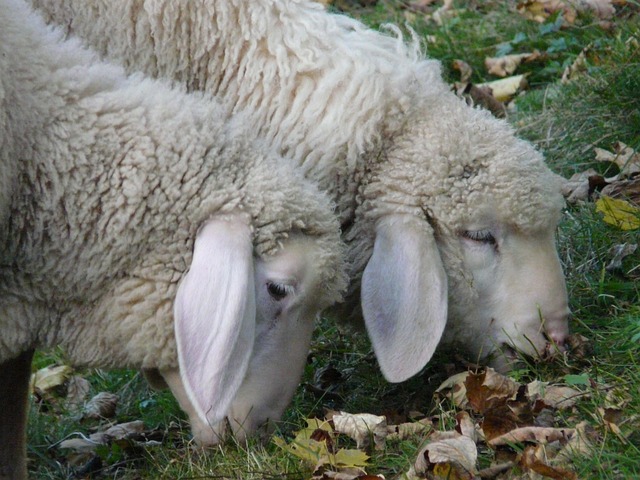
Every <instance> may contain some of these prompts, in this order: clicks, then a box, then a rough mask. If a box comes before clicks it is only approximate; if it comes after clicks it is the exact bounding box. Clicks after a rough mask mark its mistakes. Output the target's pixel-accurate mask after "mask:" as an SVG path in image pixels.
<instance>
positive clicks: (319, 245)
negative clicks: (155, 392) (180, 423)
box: [0, 0, 346, 480]
mask: <svg viewBox="0 0 640 480" xmlns="http://www.w3.org/2000/svg"><path fill="white" fill-rule="evenodd" d="M63 37H64V35H63V33H62V32H61V31H58V30H52V29H51V28H50V27H48V26H46V25H45V24H44V22H43V21H42V19H41V18H40V17H39V16H37V15H36V14H34V13H33V12H32V11H31V10H30V8H29V7H28V6H27V5H26V4H25V3H24V2H23V0H0V186H1V187H2V189H1V192H2V195H1V196H0V201H1V203H0V258H1V262H2V263H1V267H0V268H1V270H0V271H1V273H0V385H2V388H1V389H0V445H1V448H0V478H3V479H5V478H10V479H12V480H15V479H18V478H23V477H25V476H26V472H25V468H24V459H25V422H26V405H27V394H28V383H29V377H30V363H31V358H32V354H33V349H34V348H37V347H51V346H54V345H60V346H62V347H63V348H64V349H65V351H66V353H67V354H68V357H69V358H70V359H71V360H72V361H73V362H74V363H75V364H78V365H87V366H99V367H107V368H108V367H126V368H142V369H150V370H151V372H155V373H159V374H160V375H161V377H162V380H163V381H165V382H167V383H168V384H169V386H170V387H171V389H172V391H173V393H174V394H175V395H176V397H177V398H178V400H179V402H180V404H181V406H182V408H183V409H184V410H185V411H186V412H187V413H188V415H189V418H190V421H191V423H192V427H193V430H194V434H195V436H196V438H197V439H198V440H200V442H202V443H205V444H207V443H213V442H215V441H216V438H215V436H216V434H217V433H219V432H218V430H216V428H215V426H216V425H217V424H218V423H219V422H221V420H222V419H223V418H224V417H225V415H230V416H232V418H234V419H237V421H238V422H243V423H242V425H241V427H242V428H244V429H246V430H248V431H251V430H253V429H255V428H256V427H257V426H259V425H260V424H261V423H262V422H264V421H265V420H267V419H277V417H279V416H280V414H281V413H282V411H283V410H284V408H285V406H286V405H287V403H288V402H289V400H290V398H291V396H292V395H293V392H294V389H295V387H296V386H297V384H298V382H299V378H300V375H301V373H302V370H303V368H304V364H305V360H306V354H307V350H308V345H309V341H310V339H311V333H312V329H313V321H314V319H315V317H316V316H317V314H318V312H319V311H320V310H321V309H322V308H324V307H326V306H327V305H329V304H330V303H332V302H333V301H336V300H338V299H339V298H340V296H341V293H342V290H343V289H344V288H345V287H346V273H345V269H344V265H343V264H344V261H343V258H342V249H341V242H340V235H339V228H338V222H337V221H336V219H335V216H334V214H333V205H332V204H331V202H330V201H329V199H328V198H327V197H326V195H324V194H322V193H320V192H319V191H318V190H317V188H316V187H315V186H314V185H313V184H311V183H310V182H309V181H307V180H305V179H304V178H303V176H302V175H301V174H300V173H299V172H298V171H297V170H294V169H293V168H292V167H291V166H288V165H287V164H286V163H287V162H284V161H282V160H281V159H280V160H278V159H276V158H275V155H267V154H264V153H261V150H259V149H258V148H257V146H254V145H253V144H252V143H251V142H250V141H249V140H248V138H249V135H248V134H247V133H246V131H245V129H244V128H243V127H242V123H243V119H242V118H235V119H230V118H229V117H228V116H227V115H225V114H224V112H223V110H222V108H221V107H220V106H219V105H218V104H217V103H214V102H213V101H212V100H211V99H210V98H208V97H206V96H205V95H202V94H191V95H188V94H186V93H184V92H180V91H179V90H177V89H176V90H172V89H171V88H169V86H167V85H166V84H163V83H160V82H159V81H157V80H150V79H144V78H142V77H140V76H133V77H127V76H126V75H125V74H124V71H123V70H122V68H121V67H115V66H111V65H109V64H106V63H103V62H102V61H100V60H99V59H98V58H97V57H96V56H95V54H93V53H91V52H89V51H88V50H85V49H83V48H82V47H81V45H80V44H79V43H78V42H77V41H66V40H64V38H63ZM174 300H175V301H174ZM174 318H175V321H174ZM174 327H175V330H174ZM174 332H175V334H174ZM238 428H240V427H238ZM240 433H241V434H242V432H240Z"/></svg>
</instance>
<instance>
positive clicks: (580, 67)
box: [560, 45, 591, 84]
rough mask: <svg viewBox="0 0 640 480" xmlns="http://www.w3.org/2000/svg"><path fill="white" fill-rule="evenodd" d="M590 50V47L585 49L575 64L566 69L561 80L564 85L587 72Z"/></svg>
mask: <svg viewBox="0 0 640 480" xmlns="http://www.w3.org/2000/svg"><path fill="white" fill-rule="evenodd" d="M590 49H591V46H590V45H589V46H587V47H585V48H583V49H582V51H581V52H580V53H579V54H578V56H577V57H576V59H575V60H574V61H573V63H572V64H571V65H569V66H568V67H567V68H565V69H564V72H562V78H561V79H560V81H561V82H562V83H563V84H567V83H569V82H570V81H572V80H574V79H576V78H577V77H578V76H579V75H580V74H582V73H583V72H586V71H587V54H588V53H589V50H590Z"/></svg>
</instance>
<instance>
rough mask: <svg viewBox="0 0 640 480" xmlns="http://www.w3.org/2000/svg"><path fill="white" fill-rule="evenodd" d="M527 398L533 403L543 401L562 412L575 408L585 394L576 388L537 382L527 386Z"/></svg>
mask: <svg viewBox="0 0 640 480" xmlns="http://www.w3.org/2000/svg"><path fill="white" fill-rule="evenodd" d="M527 396H528V397H529V400H531V401H532V402H535V401H538V400H541V401H542V402H544V404H545V405H547V406H548V407H551V408H555V409H557V410H561V409H564V408H571V407H573V406H574V405H575V404H576V402H577V401H578V399H580V398H584V397H585V394H584V393H583V392H581V391H579V390H576V389H575V388H571V387H565V386H563V385H549V383H548V382H540V381H538V380H535V381H533V382H531V383H529V384H528V385H527Z"/></svg>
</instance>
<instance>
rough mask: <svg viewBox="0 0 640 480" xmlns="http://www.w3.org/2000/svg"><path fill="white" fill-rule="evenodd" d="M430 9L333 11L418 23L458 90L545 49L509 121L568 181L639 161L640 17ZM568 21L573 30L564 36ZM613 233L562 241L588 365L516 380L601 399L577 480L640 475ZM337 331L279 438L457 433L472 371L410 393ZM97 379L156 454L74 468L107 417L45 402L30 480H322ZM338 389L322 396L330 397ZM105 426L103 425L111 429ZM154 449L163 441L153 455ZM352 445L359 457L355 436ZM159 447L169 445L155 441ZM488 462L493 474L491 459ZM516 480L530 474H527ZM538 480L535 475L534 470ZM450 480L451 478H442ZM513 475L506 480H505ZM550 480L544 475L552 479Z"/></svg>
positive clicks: (400, 452) (313, 358) (169, 402)
mask: <svg viewBox="0 0 640 480" xmlns="http://www.w3.org/2000/svg"><path fill="white" fill-rule="evenodd" d="M419 3H420V2H413V3H412V2H408V1H407V2H399V1H384V0H379V1H377V2H374V1H367V2H361V3H357V2H354V1H347V0H344V1H342V2H341V1H339V0H336V2H334V6H333V7H332V8H336V9H342V10H346V11H347V12H348V13H349V14H351V15H354V16H357V17H359V18H361V19H362V20H363V21H364V22H366V23H368V24H370V25H373V26H378V25H380V24H381V23H385V22H394V23H397V24H401V25H404V24H405V22H408V24H409V25H411V26H412V27H413V28H414V29H415V30H416V31H417V32H418V34H419V35H420V36H422V37H423V38H425V39H428V42H427V48H428V52H429V54H430V55H431V56H433V57H435V58H438V59H441V60H442V62H443V66H444V68H445V74H446V76H447V78H448V79H449V80H450V82H452V83H453V82H454V81H456V80H458V78H459V73H458V72H457V71H456V70H455V69H454V68H453V67H452V65H453V60H464V61H465V62H466V63H468V64H469V65H470V66H471V67H472V68H473V74H472V77H471V79H472V81H473V82H475V83H481V82H485V81H489V80H493V79H494V77H492V76H491V75H489V74H488V73H486V69H485V68H484V66H483V65H484V59H485V57H488V56H499V55H504V54H508V53H521V52H529V51H532V50H533V49H537V50H539V51H540V52H543V53H545V56H544V58H543V59H541V60H539V61H535V62H532V63H531V64H529V65H526V66H524V67H523V68H522V69H521V71H520V70H519V71H518V73H522V72H528V73H529V77H528V80H529V85H530V88H529V89H528V90H527V91H526V92H525V93H524V94H522V95H521V96H520V97H518V98H517V100H516V101H514V102H513V104H512V106H511V107H510V108H509V113H508V118H509V121H511V122H512V123H513V124H514V125H515V126H516V127H517V128H518V129H519V132H520V134H521V135H522V136H524V137H526V138H528V139H529V140H531V141H532V142H534V143H536V144H537V145H539V147H540V148H541V149H542V150H543V151H544V152H545V154H546V156H547V158H548V161H549V164H550V165H551V166H552V168H554V170H555V171H557V172H559V173H561V174H562V175H564V176H567V177H569V176H571V175H572V174H573V173H575V172H580V171H584V170H585V169H586V168H589V167H594V168H596V169H597V170H599V171H600V173H602V174H607V175H612V174H614V173H615V170H612V169H611V168H610V167H609V168H605V167H603V165H602V164H596V162H595V161H594V148H595V147H599V148H605V149H612V148H613V146H614V144H615V142H618V141H622V142H624V143H625V144H627V145H629V146H631V147H632V148H634V149H636V151H637V150H639V149H640V94H639V92H640V68H639V66H640V46H639V45H640V21H639V19H638V16H637V12H638V11H639V5H638V3H636V2H627V3H626V4H625V5H623V6H620V7H619V8H618V12H617V14H616V16H615V17H614V18H613V19H611V20H610V21H608V22H606V23H603V22H600V21H598V20H597V19H596V18H595V17H593V16H590V15H589V14H584V15H583V14H579V15H578V17H577V19H576V20H575V22H573V23H572V24H569V25H567V23H566V22H564V23H563V19H562V17H561V16H560V15H552V16H551V17H549V18H548V19H547V20H546V21H545V22H544V23H537V22H535V21H531V20H528V19H526V18H525V17H524V16H522V15H521V14H519V13H518V12H517V11H516V8H515V7H516V5H515V2H499V1H491V0H487V1H469V2H461V1H458V2H455V3H454V13H453V15H452V16H451V17H450V18H448V19H447V20H444V22H442V23H441V24H438V23H436V22H434V21H433V20H431V19H430V15H431V14H432V13H433V12H434V10H435V9H436V8H437V7H439V6H441V3H440V2H436V4H435V5H434V6H433V7H419V6H418V4H419ZM561 25H563V26H562V27H561ZM585 47H589V49H588V51H587V56H586V58H587V63H586V67H585V68H586V70H585V71H584V72H583V73H582V74H581V75H580V76H579V77H578V78H576V79H575V80H574V81H573V82H571V83H569V84H561V83H560V81H559V79H560V77H561V75H562V72H563V71H564V70H565V69H566V68H567V67H568V66H570V65H571V64H572V63H573V62H574V61H575V59H576V58H577V57H578V55H579V54H580V53H581V52H582V51H583V49H585ZM638 232H639V231H638V230H635V231H626V232H625V231H622V230H619V229H616V228H614V227H612V226H610V225H607V224H606V223H604V222H603V221H602V217H601V215H600V214H598V213H596V211H595V207H594V204H593V203H591V202H587V203H585V204H583V205H580V206H570V207H568V208H567V210H566V212H565V215H564V220H563V222H562V224H561V226H560V230H559V248H560V252H561V256H562V260H563V263H564V268H565V271H566V274H567V279H568V287H569V292H570V299H571V308H572V310H573V313H574V318H573V320H572V323H571V328H572V329H573V331H574V332H578V333H581V334H582V335H584V336H585V337H586V338H587V339H588V340H589V343H588V347H587V348H586V350H585V351H583V352H580V354H577V355H574V356H569V357H567V358H565V359H564V360H559V361H557V362H555V363H552V364H548V363H547V364H531V365H528V366H527V367H525V368H523V369H521V370H518V371H516V372H514V373H513V376H514V378H516V379H517V380H519V381H528V380H530V379H540V380H547V381H556V380H558V379H565V380H566V381H569V379H571V382H570V383H573V384H574V386H576V388H578V389H581V390H582V391H584V392H585V393H588V395H586V396H585V399H584V400H582V401H580V402H579V403H578V404H577V406H576V407H575V408H574V409H571V410H570V411H568V412H565V413H562V414H561V418H560V419H559V422H560V424H563V425H566V426H574V425H575V424H577V423H578V422H579V421H582V420H586V421H588V422H589V423H590V424H591V425H592V426H593V427H594V429H595V433H596V435H597V438H598V440H597V448H596V449H595V450H594V451H593V452H592V453H591V454H590V455H588V456H577V457H576V458H574V459H573V466H574V468H575V471H576V472H577V474H578V476H579V478H585V479H591V478H593V479H627V478H640V420H639V419H640V366H639V364H640V295H639V290H640V281H639V278H640V267H638V265H639V263H640V253H638V252H636V253H635V254H633V255H631V256H629V257H627V258H626V259H624V260H623V262H622V266H621V267H620V268H618V269H616V270H614V271H608V270H606V269H605V266H606V265H607V264H608V262H609V261H610V259H611V253H610V249H611V248H612V247H613V246H614V245H618V244H621V243H624V242H629V243H638V240H639V236H640V235H639V234H638ZM335 325H336V324H335V322H333V321H332V320H331V319H325V320H324V321H323V322H321V323H320V324H319V325H318V328H317V331H316V335H315V337H314V342H313V345H312V351H311V353H310V355H309V361H308V365H307V369H306V372H305V377H304V379H303V385H302V386H301V387H300V388H299V390H298V393H297V395H296V397H295V399H294V401H293V404H292V406H291V407H290V409H289V410H288V411H287V413H286V415H285V418H284V420H283V422H282V424H281V426H280V431H279V432H278V435H279V436H281V437H282V438H285V439H290V438H291V436H292V435H293V432H295V431H296V430H299V429H300V428H302V427H303V426H304V425H305V419H306V418H310V417H314V416H318V417H323V416H324V415H325V413H326V411H327V410H331V409H336V410H345V411H349V412H354V413H355V412H367V413H373V414H385V415H387V416H388V418H389V419H390V422H393V423H395V421H398V422H399V421H404V420H406V419H407V418H408V417H409V416H410V414H411V412H416V411H417V412H422V413H423V414H424V415H440V417H439V418H440V419H441V422H443V423H446V422H447V419H451V418H452V417H453V415H454V414H455V411H454V410H453V408H452V406H451V405H450V404H449V403H447V402H434V400H433V396H432V393H433V391H434V389H435V388H437V386H438V385H439V384H440V382H441V381H442V380H444V379H445V378H446V377H447V376H448V375H449V374H452V373H455V372H457V371H460V369H461V367H460V366H459V365H456V363H455V362H454V361H452V360H451V359H452V358H454V357H452V356H451V355H450V353H445V352H442V353H440V354H439V355H438V358H437V359H436V361H434V362H432V363H431V364H430V365H429V366H428V367H427V368H426V369H425V370H424V372H422V373H421V374H420V375H418V376H416V377H415V378H413V379H411V380H410V381H408V382H405V383H403V384H399V385H391V384H388V383H386V382H385V381H384V380H383V378H382V376H381V375H380V373H379V371H378V369H377V365H376V362H375V358H374V357H373V355H372V354H371V351H370V346H369V344H368V343H367V340H366V338H364V335H353V334H352V333H351V332H345V331H341V330H339V329H338V328H337V327H336V326H335ZM54 362H60V363H63V362H64V355H63V354H62V353H60V352H50V353H47V354H41V355H39V357H38V359H37V362H36V365H35V366H34V368H38V367H41V366H44V365H45V364H49V363H54ZM80 373H81V374H82V375H84V376H86V377H87V378H88V379H89V380H90V382H91V393H97V392H100V391H110V392H113V393H116V394H118V395H119V396H120V402H119V406H118V410H117V417H116V418H117V421H118V422H125V421H130V420H143V421H144V423H145V426H146V428H147V430H148V431H151V432H152V434H149V436H150V437H153V438H146V439H143V440H144V442H146V445H145V446H143V447H137V448H132V447H131V446H130V445H122V444H120V445H119V444H113V445H111V446H110V447H105V448H102V449H99V450H98V451H97V454H94V455H86V456H84V457H80V458H77V459H76V463H77V465H73V466H72V465H70V464H69V460H70V459H69V457H68V455H67V454H66V453H65V452H64V451H61V449H60V448H58V447H57V444H58V442H59V441H60V440H62V439H64V438H67V437H69V438H72V437H77V436H78V432H82V433H83V434H84V435H88V434H89V433H90V432H91V431H92V429H93V428H95V427H97V426H98V425H100V424H101V422H100V421H97V420H90V421H86V420H84V421H80V420H78V416H77V415H76V416H74V415H73V413H71V412H67V411H65V409H64V405H62V404H57V403H55V402H53V403H51V402H36V401H35V400H34V403H33V407H32V412H31V419H30V424H29V438H30V446H29V457H30V471H31V474H32V476H33V478H74V476H75V478H85V477H86V478H89V477H95V478H119V479H138V478H232V479H265V478H267V479H268V478H273V479H282V478H296V479H298V478H300V479H303V478H310V476H311V473H312V470H313V467H312V466H311V465H309V464H306V463H305V462H303V461H302V460H300V459H299V458H297V457H296V456H294V455H291V454H290V453H287V452H285V451H283V450H282V449H281V448H279V447H277V446H276V445H275V444H273V443H267V444H266V445H263V444H260V443H258V442H257V441H251V442H250V443H249V445H235V444H233V443H231V444H229V445H226V446H224V447H221V448H218V449H214V450H213V451H211V452H209V453H208V454H207V455H200V454H198V453H196V452H194V451H193V450H192V449H191V448H190V444H189V441H190V437H189V432H188V425H187V424H186V422H185V418H184V415H183V414H182V413H181V411H180V410H179V408H178V407H177V405H176V403H175V402H174V400H173V399H172V397H171V395H170V394H169V393H167V392H155V391H152V390H150V389H149V388H148V387H147V386H146V383H145V381H144V379H143V378H141V376H140V374H138V373H136V372H130V371H118V372H108V373H107V372H101V371H91V372H80ZM614 389H615V391H618V392H622V394H623V396H624V397H625V399H624V405H623V409H622V412H623V413H622V414H620V415H619V416H618V417H617V418H616V419H615V421H613V420H611V418H605V417H606V416H607V411H605V410H603V406H605V403H606V402H607V401H608V399H607V392H610V391H612V390H614ZM323 392H324V393H323ZM102 423H104V422H102ZM154 439H155V441H156V442H155V443H154ZM341 441H342V442H344V444H345V446H350V445H351V446H353V445H352V444H351V443H350V442H349V441H348V440H341ZM421 442H422V437H421V436H420V435H416V436H414V437H410V438H408V439H405V440H401V441H396V442H388V443H387V446H386V448H385V449H384V450H381V451H373V452H370V453H371V455H372V458H371V460H370V465H369V466H368V467H367V471H368V472H370V473H372V474H383V475H385V477H386V478H387V479H389V478H399V476H400V475H401V474H402V473H403V472H406V471H407V470H408V469H409V467H410V466H411V465H412V464H413V462H414V461H415V456H416V454H417V452H418V450H419V449H420V446H421ZM156 443H157V444H156ZM493 455H494V453H493V452H491V451H485V452H481V459H480V461H479V463H480V466H481V467H483V466H487V465H488V464H489V463H490V461H491V460H492V458H493ZM513 475H515V476H512V477H508V478H530V477H527V476H522V477H519V476H517V475H516V474H513ZM523 475H524V474H523ZM443 478H444V477H443ZM504 478H507V477H504ZM539 478H541V477H539Z"/></svg>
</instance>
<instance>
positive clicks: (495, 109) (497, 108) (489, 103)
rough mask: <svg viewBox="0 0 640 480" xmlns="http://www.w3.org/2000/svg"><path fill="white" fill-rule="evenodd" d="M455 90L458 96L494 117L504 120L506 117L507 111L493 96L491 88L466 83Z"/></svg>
mask: <svg viewBox="0 0 640 480" xmlns="http://www.w3.org/2000/svg"><path fill="white" fill-rule="evenodd" d="M456 88H457V89H456V93H457V95H458V96H461V97H463V98H468V99H470V100H471V102H472V104H473V105H478V106H480V107H482V108H486V109H487V110H489V111H490V112H491V113H492V114H493V116H494V117H496V118H505V117H506V116H507V109H506V107H505V106H504V103H502V102H501V101H500V100H497V99H496V98H495V97H494V96H493V91H492V90H491V87H488V86H484V87H482V86H478V85H475V84H473V83H467V84H460V85H457V86H456Z"/></svg>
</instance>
